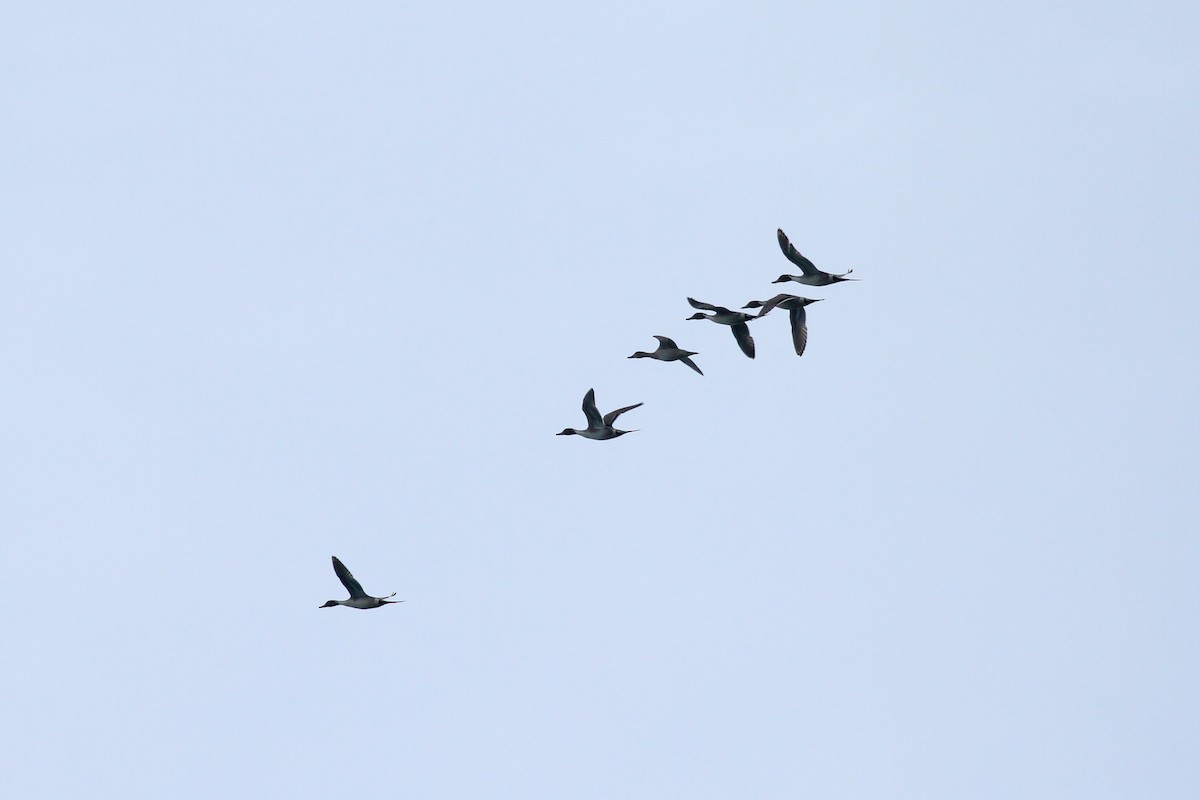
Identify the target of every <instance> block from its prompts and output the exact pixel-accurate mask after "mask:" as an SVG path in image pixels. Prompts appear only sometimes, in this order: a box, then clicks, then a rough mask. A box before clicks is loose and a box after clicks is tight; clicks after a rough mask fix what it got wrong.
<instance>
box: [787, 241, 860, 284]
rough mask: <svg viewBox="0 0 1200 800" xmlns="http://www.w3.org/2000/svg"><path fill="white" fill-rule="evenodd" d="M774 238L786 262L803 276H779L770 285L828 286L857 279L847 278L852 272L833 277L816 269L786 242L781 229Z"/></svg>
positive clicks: (830, 273)
mask: <svg viewBox="0 0 1200 800" xmlns="http://www.w3.org/2000/svg"><path fill="white" fill-rule="evenodd" d="M775 238H776V239H778V240H779V249H780V250H782V251H783V254H784V255H785V256H787V260H788V261H790V262H792V263H793V264H795V265H796V266H797V267H799V268H800V271H801V272H803V273H804V274H803V275H780V276H779V277H778V278H776V279H775V280H773V281H771V283H787V282H788V281H795V282H796V283H803V284H804V285H805V286H828V285H829V284H831V283H839V282H841V281H856V280H858V278H847V277H846V276H847V275H849V274H850V273H851V272H854V270H852V269H851V270H847V271H845V272H843V273H841V274H840V275H835V274H833V273H832V272H823V271H822V270H819V269H817V266H816V264H814V263H813V262H811V261H809V260H808V259H807V258H805V257H804V256H802V255H800V251H799V250H797V249H796V248H795V246H794V245H793V244H792V243H791V242H790V241H789V240H788V237H787V234H786V233H784V232H783V228H778V229H777V230H776V231H775Z"/></svg>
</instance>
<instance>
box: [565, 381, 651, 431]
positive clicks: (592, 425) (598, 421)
mask: <svg viewBox="0 0 1200 800" xmlns="http://www.w3.org/2000/svg"><path fill="white" fill-rule="evenodd" d="M640 405H641V403H634V404H633V405H631V406H625V407H624V408H618V409H617V410H616V411H610V412H608V413H607V414H605V415H604V416H603V417H601V416H600V411H599V410H598V409H597V408H596V390H595V389H588V392H587V394H585V395H584V396H583V416H585V417H586V418H587V424H588V426H587V427H586V428H584V429H583V430H581V431H580V430H575V429H574V428H564V429H563V430H561V431H559V432H558V433H556V434H554V435H555V436H582V437H584V438H586V439H615V438H617V437H618V436H624V435H625V434H627V433H634V432H635V431H636V429H635V430H633V431H619V430H617V429H616V428H614V427H613V423H614V422H616V421H617V417H619V416H621V415H622V414H624V413H625V412H626V411H631V410H633V409H635V408H637V407H638V406H640Z"/></svg>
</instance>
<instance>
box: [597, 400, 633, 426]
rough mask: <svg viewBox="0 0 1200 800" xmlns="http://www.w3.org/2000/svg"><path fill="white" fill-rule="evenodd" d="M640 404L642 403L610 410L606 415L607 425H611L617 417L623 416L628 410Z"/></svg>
mask: <svg viewBox="0 0 1200 800" xmlns="http://www.w3.org/2000/svg"><path fill="white" fill-rule="evenodd" d="M640 405H641V403H634V404H633V405H631V406H625V407H624V408H618V409H617V410H616V411H610V412H608V413H607V414H605V415H604V425H605V427H609V426H611V425H612V424H613V423H614V422H616V421H617V417H619V416H621V415H622V414H624V413H625V412H626V411H632V410H633V409H635V408H637V407H638V406H640Z"/></svg>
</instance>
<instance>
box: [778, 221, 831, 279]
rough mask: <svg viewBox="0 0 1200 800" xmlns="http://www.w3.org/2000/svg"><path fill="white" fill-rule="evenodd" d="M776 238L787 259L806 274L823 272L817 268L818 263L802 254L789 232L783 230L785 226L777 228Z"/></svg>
mask: <svg viewBox="0 0 1200 800" xmlns="http://www.w3.org/2000/svg"><path fill="white" fill-rule="evenodd" d="M775 238H776V239H778V240H779V249H780V250H782V251H783V254H784V255H785V256H787V260H788V261H790V262H792V263H793V264H795V265H796V266H797V267H799V268H800V269H801V270H802V271H803V272H804V274H805V275H817V274H819V273H820V272H821V270H819V269H817V265H816V264H814V263H813V262H811V261H809V260H808V259H807V258H805V257H804V256H802V255H800V251H799V250H797V249H796V248H795V246H794V245H793V244H792V243H791V241H790V240H789V239H788V237H787V234H786V233H784V232H783V228H777V229H776V231H775Z"/></svg>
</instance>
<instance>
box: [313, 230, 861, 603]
mask: <svg viewBox="0 0 1200 800" xmlns="http://www.w3.org/2000/svg"><path fill="white" fill-rule="evenodd" d="M775 236H776V238H777V239H778V240H779V249H780V250H782V251H783V254H784V255H785V256H787V259H788V261H791V262H792V263H793V264H795V265H796V266H797V267H799V268H800V274H799V275H780V276H779V277H778V278H776V279H775V280H774V281H772V283H787V282H788V281H794V282H796V283H799V284H803V285H805V286H830V285H832V284H835V283H840V282H841V281H853V280H858V279H857V278H848V277H846V276H847V275H849V274H850V273H851V272H853V271H854V270H847V271H846V272H843V273H841V274H834V273H830V272H824V271H822V270H819V269H817V267H816V265H815V264H813V263H812V262H811V261H809V260H808V259H807V258H805V257H804V256H803V255H801V254H800V251H799V250H797V249H796V248H795V246H794V245H793V244H792V243H791V241H789V240H788V237H787V234H785V233H784V232H783V230H782V229H779V230H777V231H776V233H775ZM687 301H688V303H689V304H691V306H692V308H695V309H697V311H696V313H695V314H693V315H692V316H690V317H688V318H687V319H688V320H694V319H707V320H709V321H711V322H715V323H717V324H718V325H728V326H729V327H730V329H731V330H732V331H733V338H734V339H735V340H736V341H737V343H738V347H740V348H741V350H742V352H743V353H745V354H746V357H747V358H754V337H752V336H751V335H750V327H749V325H748V323H749V322H750V321H752V320H756V319H762V318H763V317H765V316H766V315H767V314H769V313H771V311H773V310H774V309H776V308H783V309H787V312H788V320H789V322H790V323H791V326H792V346H793V348H794V349H795V351H796V355H798V356H802V355H804V348H805V347H806V346H807V345H808V319H807V315H806V313H805V311H804V307H805V306H808V305H811V304H812V303H816V302H819V300H814V299H812V298H810V297H799V296H798V295H794V294H777V295H775V296H774V297H772V298H770V299H769V300H751V301H750V302H749V303H746V305H744V306H742V308H743V309H747V308H756V309H758V313H757V314H748V313H746V312H745V311H744V310H743V311H733V310H731V309H728V308H725V307H724V306H714V305H712V304H710V303H705V302H702V301H700V300H696V299H694V298H691V297H689V298H688V299H687ZM705 311H709V312H711V313H709V314H705V313H704V312H705ZM654 338H655V339H657V340H658V349H656V350H655V351H654V352H652V353H646V352H643V351H641V350H639V351H638V352H636V353H634V354H633V355H631V356H629V358H653V359H656V360H658V361H682V362H683V363H684V364H686V365H687V366H688V367H690V368H691V369H693V370H695V371H696V372H697V373H699V374H700V375H703V374H704V373H703V372H701V371H700V367H698V366H696V362H694V361H692V356H694V355H698V354H697V353H696V352H695V351H693V350H684V349H683V348H682V347H680V346H679V345H677V344H675V340H674V339H669V338H667V337H666V336H657V335H656V336H655V337H654ZM640 405H642V404H641V403H634V404H633V405H631V406H625V407H624V408H618V409H617V410H615V411H610V412H608V413H607V414H604V415H603V416H601V414H600V409H598V408H597V407H596V390H595V389H588V391H587V394H585V395H584V396H583V416H584V419H585V420H587V427H586V428H583V429H582V430H580V429H578V428H564V429H563V430H562V431H560V432H559V433H558V434H556V435H557V436H582V437H583V438H585V439H598V440H604V439H616V438H617V437H618V436H624V435H625V434H627V433H634V432H635V431H636V430H637V429H636V428H635V429H634V430H628V431H626V430H620V429H618V428H616V427H614V424H615V423H616V421H617V418H618V417H620V416H621V415H622V414H624V413H625V412H626V411H632V410H633V409H635V408H637V407H638V406H640ZM333 571H334V573H336V574H337V576H338V580H340V581H341V582H342V585H343V586H345V587H346V591H348V592H349V593H350V597H349V598H348V599H346V600H330V601H329V602H327V603H325V605H323V606H320V607H321V608H332V607H334V606H346V607H348V608H362V609H365V608H379V607H380V606H384V605H390V604H392V603H402V602H404V601H403V600H392V599H391V598H393V597H395V596H396V593H395V592H392V593H391V594H389V595H387V596H386V597H374V596H372V595H369V594H367V593H366V592H365V591H363V588H362V584H360V583H359V582H358V580H357V579H356V578H355V577H354V575H353V574H351V572H350V570H348V569H346V565H345V564H343V563H342V562H341V561H340V560H338V557H337V556H333Z"/></svg>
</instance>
